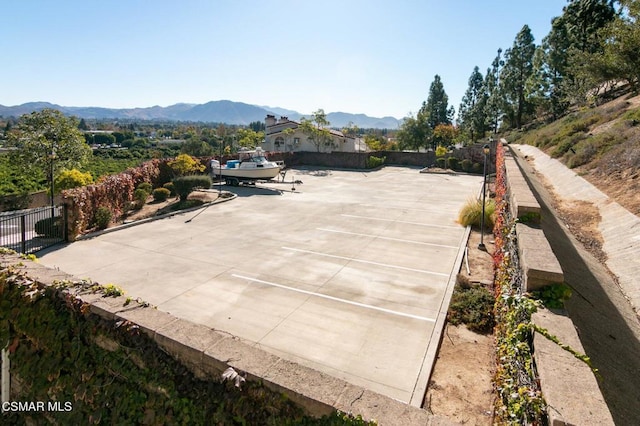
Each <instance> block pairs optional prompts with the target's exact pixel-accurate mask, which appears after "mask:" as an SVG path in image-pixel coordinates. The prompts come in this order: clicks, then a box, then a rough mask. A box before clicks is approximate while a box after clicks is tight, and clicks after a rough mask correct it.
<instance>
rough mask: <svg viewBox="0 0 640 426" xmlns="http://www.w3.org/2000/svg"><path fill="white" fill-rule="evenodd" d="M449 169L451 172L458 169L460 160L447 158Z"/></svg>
mask: <svg viewBox="0 0 640 426" xmlns="http://www.w3.org/2000/svg"><path fill="white" fill-rule="evenodd" d="M447 167H448V168H450V169H451V170H457V169H458V159H457V158H456V157H447Z"/></svg>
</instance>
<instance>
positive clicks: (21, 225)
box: [0, 205, 67, 254]
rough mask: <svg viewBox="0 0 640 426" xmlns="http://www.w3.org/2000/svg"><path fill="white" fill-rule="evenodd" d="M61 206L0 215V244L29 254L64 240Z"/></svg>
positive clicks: (65, 212)
mask: <svg viewBox="0 0 640 426" xmlns="http://www.w3.org/2000/svg"><path fill="white" fill-rule="evenodd" d="M66 216H67V211H66V208H65V206H64V205H61V206H55V207H40V208H37V209H29V210H21V211H18V212H7V213H3V214H2V215H0V246H2V247H7V248H10V249H12V250H15V251H17V252H19V253H24V254H30V253H35V252H37V251H39V250H42V249H45V248H47V247H51V246H53V245H56V244H60V243H62V242H64V241H66V240H67V217H66Z"/></svg>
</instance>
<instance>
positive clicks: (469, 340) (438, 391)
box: [424, 231, 495, 425]
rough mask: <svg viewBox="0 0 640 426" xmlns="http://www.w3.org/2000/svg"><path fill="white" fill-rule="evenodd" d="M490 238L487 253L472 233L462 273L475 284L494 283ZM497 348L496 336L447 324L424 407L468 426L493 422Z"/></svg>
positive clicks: (487, 242)
mask: <svg viewBox="0 0 640 426" xmlns="http://www.w3.org/2000/svg"><path fill="white" fill-rule="evenodd" d="M492 239H493V238H492V236H491V235H486V234H485V238H484V243H485V245H486V247H487V252H484V251H481V250H479V249H478V243H479V242H480V234H479V233H478V232H475V231H474V232H472V233H471V236H470V237H469V242H468V258H467V259H466V260H468V262H469V271H470V272H471V273H470V274H468V273H467V269H466V262H465V264H463V266H462V271H460V273H461V274H463V275H465V276H466V277H467V278H468V279H469V280H470V281H471V282H476V283H484V284H485V285H489V286H491V285H492V283H493V261H492V257H491V253H493V249H494V246H493V241H492ZM494 370H495V347H494V339H493V335H483V334H478V333H474V332H472V331H469V330H468V329H467V328H466V327H465V326H464V325H459V326H453V325H451V324H447V325H446V329H445V333H444V336H443V338H442V343H441V346H440V351H439V352H438V358H437V360H436V364H435V366H434V369H433V373H432V375H431V381H430V382H429V389H428V390H427V395H426V397H425V403H424V408H425V409H427V410H428V411H430V412H432V413H434V414H437V415H440V416H444V417H447V418H448V419H450V420H452V421H455V422H457V423H461V424H465V425H490V424H492V423H493V402H494V392H493V384H492V379H493V374H494Z"/></svg>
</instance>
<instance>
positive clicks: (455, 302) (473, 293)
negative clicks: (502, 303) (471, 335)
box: [447, 286, 495, 333]
mask: <svg viewBox="0 0 640 426" xmlns="http://www.w3.org/2000/svg"><path fill="white" fill-rule="evenodd" d="M494 303H495V299H494V297H493V294H492V293H491V292H490V291H489V290H487V289H486V288H484V287H482V286H473V287H471V288H468V289H465V288H461V287H457V288H456V291H455V292H454V293H453V296H452V297H451V304H450V305H449V311H448V312H447V319H448V320H449V322H450V323H451V324H453V325H458V324H460V323H463V324H465V325H466V326H467V328H468V329H469V330H472V331H476V332H478V333H491V332H492V331H493V327H494V326H495V319H494V315H493V305H494Z"/></svg>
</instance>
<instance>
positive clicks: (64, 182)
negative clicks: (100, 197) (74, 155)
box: [55, 169, 93, 192]
mask: <svg viewBox="0 0 640 426" xmlns="http://www.w3.org/2000/svg"><path fill="white" fill-rule="evenodd" d="M92 183H93V177H92V176H91V173H89V172H87V173H83V172H81V171H80V170H78V169H71V170H66V169H64V170H62V171H61V172H60V174H59V175H58V176H57V177H56V179H55V190H56V192H60V191H62V190H65V189H71V188H77V187H79V186H87V185H90V184H92Z"/></svg>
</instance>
